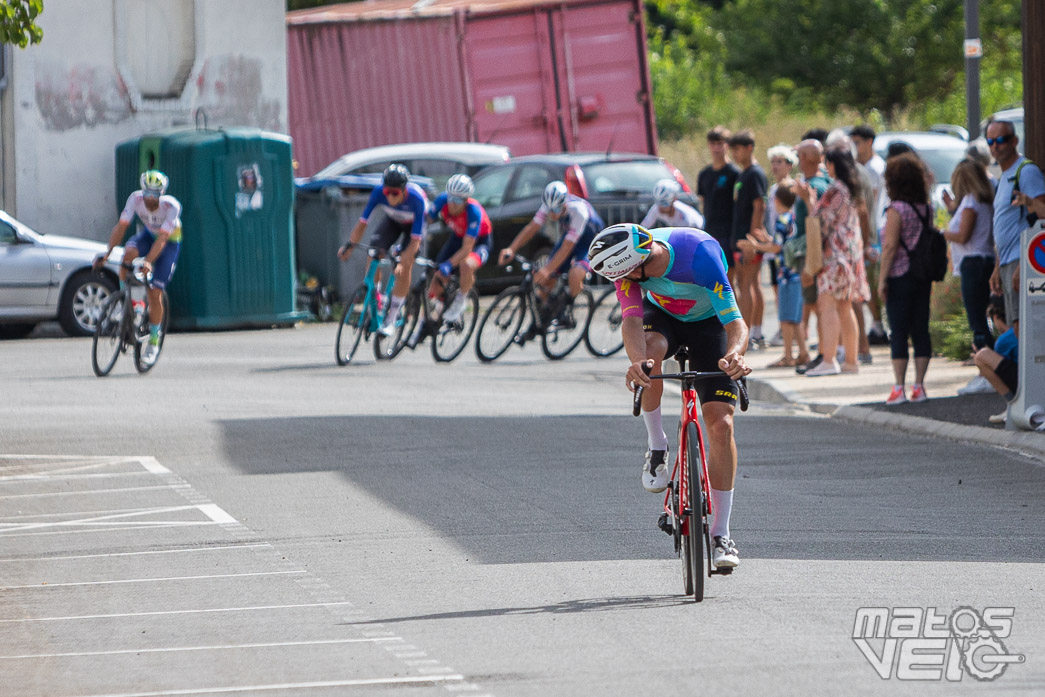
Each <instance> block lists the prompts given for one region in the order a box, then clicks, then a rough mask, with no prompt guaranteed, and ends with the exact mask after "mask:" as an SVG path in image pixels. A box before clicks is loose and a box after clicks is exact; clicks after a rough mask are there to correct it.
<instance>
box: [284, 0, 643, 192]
mask: <svg viewBox="0 0 1045 697" xmlns="http://www.w3.org/2000/svg"><path fill="white" fill-rule="evenodd" d="M287 44H288V46H287V67H288V73H289V76H288V78H289V79H288V93H289V94H288V99H289V102H288V110H289V119H290V135H291V136H292V137H293V138H294V152H295V155H296V157H297V159H298V162H299V170H298V172H297V173H298V175H299V176H301V175H309V174H313V173H315V172H316V171H317V170H319V169H320V168H322V167H323V166H325V165H327V164H328V163H329V162H331V161H332V160H334V159H335V158H337V157H339V156H341V155H343V154H345V153H347V152H351V151H353V150H358V149H360V148H366V147H371V146H376V145H386V144H391V143H406V142H425V141H472V142H490V143H497V144H501V145H507V146H508V147H510V148H511V150H512V152H513V153H514V154H516V155H529V154H537V153H546V152H559V151H583V150H606V149H609V148H612V149H613V150H615V151H618V152H645V153H650V154H656V152H657V137H656V126H655V121H654V115H653V104H652V99H651V94H650V79H649V66H648V64H647V57H646V27H645V21H644V18H643V13H642V2H641V0H491V1H490V2H465V1H463V0H420V1H416V0H379V1H377V2H362V3H351V4H345V5H333V6H327V7H321V8H316V9H313V10H300V11H297V12H290V13H288V14H287Z"/></svg>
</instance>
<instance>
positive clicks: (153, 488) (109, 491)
mask: <svg viewBox="0 0 1045 697" xmlns="http://www.w3.org/2000/svg"><path fill="white" fill-rule="evenodd" d="M171 488H172V487H171V486H170V485H167V484H163V485H160V486H128V487H124V488H121V489H86V490H84V491H48V492H42V493H37V494H5V495H3V496H0V499H28V498H44V497H47V496H83V495H85V494H114V493H120V492H123V491H157V490H160V489H164V490H170V489H171Z"/></svg>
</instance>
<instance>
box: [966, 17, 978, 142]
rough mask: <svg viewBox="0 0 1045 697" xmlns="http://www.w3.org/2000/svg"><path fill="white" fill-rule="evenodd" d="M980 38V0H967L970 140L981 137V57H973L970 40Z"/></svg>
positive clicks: (967, 88) (967, 109) (967, 86)
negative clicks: (969, 47)
mask: <svg viewBox="0 0 1045 697" xmlns="http://www.w3.org/2000/svg"><path fill="white" fill-rule="evenodd" d="M979 38H980V0H965V40H966V51H965V127H966V128H967V129H968V131H969V140H972V139H973V138H977V137H979V135H980V56H978V55H977V56H972V55H970V52H969V50H968V45H969V43H968V42H969V40H970V39H972V40H976V41H979Z"/></svg>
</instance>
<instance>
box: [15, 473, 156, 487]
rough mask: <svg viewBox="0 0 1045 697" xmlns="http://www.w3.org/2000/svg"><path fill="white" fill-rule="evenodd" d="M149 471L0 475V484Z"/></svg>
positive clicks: (129, 475) (94, 477)
mask: <svg viewBox="0 0 1045 697" xmlns="http://www.w3.org/2000/svg"><path fill="white" fill-rule="evenodd" d="M149 474H150V473H149V472H92V473H90V474H85V473H80V474H62V475H53V474H51V473H48V474H13V475H11V476H10V477H0V484H22V483H24V482H50V481H62V482H64V481H68V480H70V479H112V478H113V477H147V476H148V475H149Z"/></svg>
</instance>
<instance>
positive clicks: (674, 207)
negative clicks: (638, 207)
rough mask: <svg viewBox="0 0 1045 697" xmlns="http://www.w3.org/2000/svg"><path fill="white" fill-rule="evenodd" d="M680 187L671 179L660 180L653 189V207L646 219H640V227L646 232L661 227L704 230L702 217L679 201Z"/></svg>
mask: <svg viewBox="0 0 1045 697" xmlns="http://www.w3.org/2000/svg"><path fill="white" fill-rule="evenodd" d="M681 190H682V189H681V187H680V186H679V185H678V182H676V181H674V180H673V179H661V180H660V181H659V182H657V184H656V186H654V187H653V205H652V206H650V209H649V211H648V212H647V213H646V217H645V218H643V219H642V223H641V224H642V227H644V228H646V229H647V230H650V229H653V228H661V227H691V228H696V229H697V230H703V229H704V216H702V215H701V214H700V212H699V211H697V210H696V209H694V208H693V207H692V206H689V205H687V204H685V203H683V202H682V201H679V200H678V199H679V193H680V192H681Z"/></svg>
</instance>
